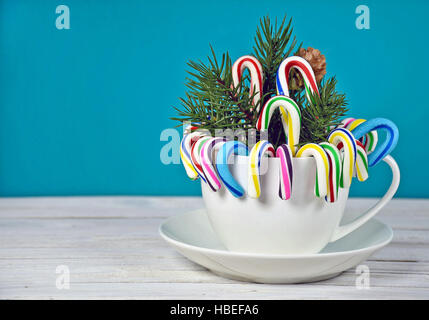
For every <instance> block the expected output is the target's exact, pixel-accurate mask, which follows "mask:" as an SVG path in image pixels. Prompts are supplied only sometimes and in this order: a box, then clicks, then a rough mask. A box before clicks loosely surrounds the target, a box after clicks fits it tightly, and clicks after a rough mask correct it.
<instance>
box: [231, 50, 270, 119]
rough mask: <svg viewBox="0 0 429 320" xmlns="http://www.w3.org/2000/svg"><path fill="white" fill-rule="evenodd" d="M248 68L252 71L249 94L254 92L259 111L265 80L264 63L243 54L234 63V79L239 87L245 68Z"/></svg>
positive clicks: (254, 100)
mask: <svg viewBox="0 0 429 320" xmlns="http://www.w3.org/2000/svg"><path fill="white" fill-rule="evenodd" d="M245 69H248V70H249V72H250V92H249V95H250V96H252V95H253V94H255V95H254V97H253V105H254V106H256V111H257V112H259V101H260V100H261V97H262V87H263V81H264V74H263V71H262V65H261V63H260V62H259V61H258V59H256V58H255V57H253V56H243V57H241V58H238V59H237V60H236V61H235V62H234V64H233V65H232V81H233V85H234V87H237V86H238V85H239V83H240V81H241V77H242V76H243V73H244V70H245Z"/></svg>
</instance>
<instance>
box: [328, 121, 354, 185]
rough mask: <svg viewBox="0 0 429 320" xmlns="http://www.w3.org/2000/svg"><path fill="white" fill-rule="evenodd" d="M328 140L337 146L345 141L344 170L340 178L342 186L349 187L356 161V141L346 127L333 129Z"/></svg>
mask: <svg viewBox="0 0 429 320" xmlns="http://www.w3.org/2000/svg"><path fill="white" fill-rule="evenodd" d="M328 141H329V142H330V143H332V144H334V145H335V146H338V144H339V143H341V142H342V143H343V145H344V152H343V154H342V155H343V157H342V158H343V163H342V172H341V179H340V186H341V187H342V188H349V187H350V184H351V182H352V177H353V169H354V166H355V161H356V141H355V138H354V137H353V135H352V134H351V133H350V131H349V130H347V129H344V128H338V129H334V130H332V131H331V133H330V134H329V136H328Z"/></svg>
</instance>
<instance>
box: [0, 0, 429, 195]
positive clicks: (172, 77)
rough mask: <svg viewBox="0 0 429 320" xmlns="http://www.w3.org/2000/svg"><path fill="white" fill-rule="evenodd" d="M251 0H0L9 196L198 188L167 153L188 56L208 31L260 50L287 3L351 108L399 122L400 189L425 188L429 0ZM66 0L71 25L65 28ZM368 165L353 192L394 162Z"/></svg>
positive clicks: (240, 49) (0, 122) (225, 41)
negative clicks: (266, 25)
mask: <svg viewBox="0 0 429 320" xmlns="http://www.w3.org/2000/svg"><path fill="white" fill-rule="evenodd" d="M322 2H323V3H322ZM245 3H246V5H242V4H241V2H240V1H235V0H217V1H201V0H200V1H131V0H127V1H101V0H99V1H85V0H82V1H78V0H74V1H70V0H69V1H66V2H62V0H61V1H60V0H57V1H51V0H49V1H47V0H43V1H42V0H39V1H34V0H32V1H20V0H13V1H12V0H10V1H6V0H3V1H1V0H0V196H33V195H36V196H37V195H98V194H102V195H108V194H131V195H196V194H199V193H200V191H199V185H198V183H197V182H191V181H188V180H187V178H186V175H185V172H184V170H183V168H182V167H181V165H168V166H166V165H163V164H162V163H161V162H160V157H159V151H160V148H161V147H162V146H163V144H164V143H165V142H161V141H160V133H161V131H162V130H163V129H165V128H169V127H173V126H175V123H174V122H173V121H171V120H169V117H171V116H173V115H174V114H175V113H174V110H173V109H172V106H173V105H178V97H179V96H182V95H183V94H184V91H185V87H184V78H185V76H186V73H185V70H186V62H187V60H188V59H200V58H204V57H205V56H206V55H207V54H208V53H209V46H208V45H209V43H211V44H212V45H213V46H214V47H215V48H216V50H217V51H219V52H221V51H225V50H229V52H230V54H231V56H232V57H233V58H234V59H235V58H237V57H239V56H241V55H243V54H247V53H250V50H251V46H252V41H253V40H252V39H253V35H254V32H255V29H256V26H257V23H258V19H259V18H260V17H261V16H263V15H266V14H270V15H271V16H272V17H275V16H278V17H282V16H283V15H284V14H285V13H287V14H288V15H289V16H293V18H294V26H295V34H296V36H297V38H298V40H299V41H303V42H304V46H305V47H307V46H312V47H315V48H318V49H320V50H321V51H322V53H323V54H325V55H326V57H327V64H328V74H329V75H334V74H336V75H337V78H338V81H339V86H340V89H341V90H343V91H344V92H346V93H347V97H348V99H349V102H350V107H351V111H350V115H352V116H357V117H361V118H372V117H380V116H382V117H386V118H389V119H391V120H393V121H394V122H395V123H397V125H398V127H399V129H400V133H401V136H400V140H399V144H398V146H397V148H396V150H395V151H394V152H393V155H394V157H395V158H396V159H397V161H398V163H399V165H400V168H401V171H402V181H401V186H400V189H399V191H398V196H400V197H428V196H429V188H427V187H425V184H424V181H428V180H429V174H428V170H427V169H423V168H419V167H418V165H419V164H420V162H421V163H422V164H426V162H427V159H428V158H429V151H428V148H427V145H428V143H427V141H426V140H425V139H426V137H427V134H426V130H427V125H424V123H423V122H424V119H425V118H426V116H427V115H428V111H427V107H428V103H427V93H428V91H427V89H425V87H424V86H425V85H426V84H427V76H428V71H429V64H428V62H427V59H428V46H429V45H428V41H427V40H424V39H427V34H428V31H429V28H428V18H427V14H428V12H429V2H427V1H416V0H408V1H319V0H316V1H311V0H307V1H304V2H303V1H285V0H281V1H253V0H247V1H245ZM60 4H66V5H68V6H69V8H70V15H71V16H70V18H71V21H70V23H71V29H70V30H57V29H56V27H55V19H56V17H57V14H56V13H55V8H56V7H57V6H58V5H60ZM359 4H366V5H368V6H369V8H370V10H371V11H370V12H371V29H370V30H358V29H357V28H356V27H355V19H356V17H357V15H356V14H355V8H356V7H357V6H358V5H359ZM417 151H419V152H417ZM416 158H417V159H418V160H419V161H420V162H417V159H416ZM370 177H371V178H370V179H369V181H368V182H365V183H359V182H355V183H354V185H353V188H352V194H353V195H355V196H377V195H380V194H381V192H382V191H383V189H385V188H386V185H387V180H388V179H389V177H390V174H389V170H388V169H386V168H385V165H384V164H380V165H378V166H376V167H374V168H371V171H370Z"/></svg>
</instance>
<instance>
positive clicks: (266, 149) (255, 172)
mask: <svg viewBox="0 0 429 320" xmlns="http://www.w3.org/2000/svg"><path fill="white" fill-rule="evenodd" d="M265 154H268V155H269V156H271V157H274V156H275V151H274V147H273V145H272V144H271V143H269V142H268V141H265V140H261V141H258V142H257V143H256V144H255V145H254V146H253V148H252V150H251V151H250V156H249V181H248V187H247V194H248V195H249V197H251V198H255V199H256V198H259V196H260V195H261V181H260V179H259V177H260V175H261V162H262V158H263V157H264V156H265Z"/></svg>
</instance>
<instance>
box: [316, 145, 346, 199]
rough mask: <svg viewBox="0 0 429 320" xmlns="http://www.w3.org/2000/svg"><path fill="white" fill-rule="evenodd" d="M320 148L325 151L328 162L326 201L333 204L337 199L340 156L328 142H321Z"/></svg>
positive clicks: (340, 166) (340, 165)
mask: <svg viewBox="0 0 429 320" xmlns="http://www.w3.org/2000/svg"><path fill="white" fill-rule="evenodd" d="M320 146H321V147H322V148H323V149H324V150H325V152H326V154H327V155H328V160H329V188H328V195H327V196H326V198H325V199H326V201H328V202H335V201H337V198H338V189H339V187H340V177H341V168H342V164H341V155H340V152H339V151H338V149H337V148H336V147H335V146H334V145H333V144H330V143H328V142H322V143H321V144H320Z"/></svg>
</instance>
